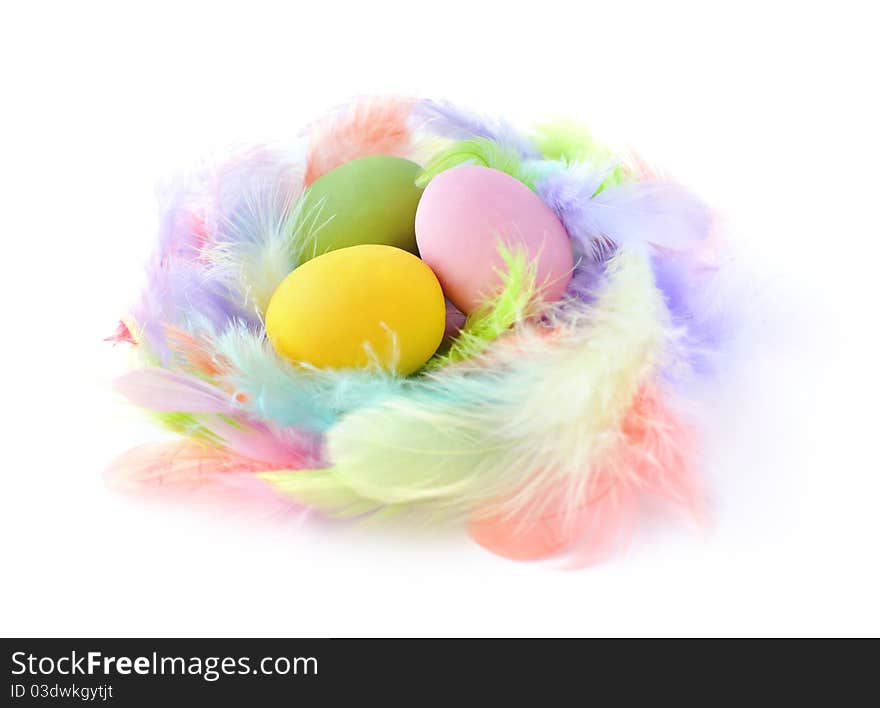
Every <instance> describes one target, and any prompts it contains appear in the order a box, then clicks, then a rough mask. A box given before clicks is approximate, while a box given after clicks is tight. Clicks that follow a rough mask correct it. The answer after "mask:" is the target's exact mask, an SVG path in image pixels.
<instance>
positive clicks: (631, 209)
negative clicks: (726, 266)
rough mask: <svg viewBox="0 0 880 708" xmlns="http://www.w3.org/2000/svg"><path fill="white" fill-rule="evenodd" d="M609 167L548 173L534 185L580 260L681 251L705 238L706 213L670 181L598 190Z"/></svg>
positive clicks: (708, 216) (707, 229) (707, 227)
mask: <svg viewBox="0 0 880 708" xmlns="http://www.w3.org/2000/svg"><path fill="white" fill-rule="evenodd" d="M613 168H614V166H613V165H611V166H609V167H605V168H598V169H597V168H595V167H592V166H590V165H589V164H587V163H583V164H579V165H576V166H574V167H571V168H567V169H561V170H556V171H553V172H550V173H549V174H547V175H545V176H544V177H543V179H542V180H541V181H540V182H539V184H538V185H537V188H538V194H539V195H540V196H541V198H542V199H543V200H544V201H545V202H546V203H547V204H548V205H549V206H550V208H551V209H553V211H554V212H555V213H556V215H557V216H558V217H559V219H560V221H562V223H563V225H564V226H565V228H566V230H567V231H568V233H569V236H570V237H571V239H572V242H573V244H574V246H575V250H576V251H578V252H579V254H580V255H583V256H586V257H592V258H594V259H597V260H601V259H604V258H605V257H606V256H607V255H609V254H610V253H611V252H613V251H614V250H615V248H616V247H617V246H628V247H630V248H644V247H646V246H647V245H648V244H651V245H653V246H658V247H661V248H668V249H674V250H680V251H684V250H689V249H692V248H694V247H695V246H696V245H697V244H698V243H699V242H700V241H701V240H703V239H705V238H706V237H707V236H708V234H709V232H710V230H711V224H712V217H711V213H710V211H709V209H708V208H707V207H706V205H705V204H704V203H703V202H702V201H700V200H699V199H698V198H697V197H695V196H693V195H692V194H690V193H689V192H688V191H687V190H685V189H683V188H682V187H680V186H679V185H677V184H675V183H674V182H666V181H656V180H646V181H641V182H627V183H625V184H621V185H615V186H609V187H606V188H605V189H603V190H601V191H598V190H599V186H600V185H601V184H602V182H603V181H604V180H605V178H606V177H607V176H608V174H609V172H610V170H612V169H613Z"/></svg>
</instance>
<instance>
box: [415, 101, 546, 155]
mask: <svg viewBox="0 0 880 708" xmlns="http://www.w3.org/2000/svg"><path fill="white" fill-rule="evenodd" d="M412 115H413V117H414V119H415V120H416V121H417V122H420V123H422V124H424V126H425V127H426V128H427V129H428V130H429V131H430V132H432V133H434V134H435V135H440V136H442V137H444V138H450V139H452V140H468V139H470V138H486V139H488V140H492V141H493V142H496V143H498V144H499V145H503V146H505V147H509V148H513V149H514V150H516V151H517V152H518V153H519V154H520V155H521V156H522V157H524V158H539V157H540V156H541V154H540V152H539V151H538V149H537V147H535V144H534V142H533V141H532V140H531V139H530V138H529V137H528V136H527V135H524V134H523V133H521V132H519V131H518V130H517V129H516V128H514V127H513V126H511V125H510V124H508V123H506V122H505V121H503V120H497V119H491V118H486V117H484V116H481V115H479V114H478V113H474V112H472V111H467V110H463V109H461V108H458V107H456V106H454V105H452V104H451V103H449V102H448V101H432V100H429V99H423V100H421V101H418V102H416V104H415V106H414V107H413V114H412Z"/></svg>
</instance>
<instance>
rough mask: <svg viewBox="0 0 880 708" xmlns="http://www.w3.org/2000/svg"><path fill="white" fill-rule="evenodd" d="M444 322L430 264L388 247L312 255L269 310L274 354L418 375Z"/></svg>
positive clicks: (436, 343) (333, 365) (442, 303)
mask: <svg viewBox="0 0 880 708" xmlns="http://www.w3.org/2000/svg"><path fill="white" fill-rule="evenodd" d="M445 326H446V303H445V300H444V298H443V291H442V290H441V289H440V283H439V282H438V281H437V278H436V276H435V275H434V273H433V272H432V271H431V269H430V268H428V266H427V265H425V263H424V262H422V261H421V260H419V259H418V258H417V257H416V256H414V255H412V254H411V253H408V252H407V251H404V250H401V249H399V248H393V247H392V246H382V245H362V246H352V247H350V248H342V249H339V250H335V251H331V252H330V253H326V254H324V255H322V256H318V257H317V258H313V259H312V260H310V261H308V262H307V263H305V264H303V265H301V266H299V267H298V268H297V269H296V270H294V271H293V272H292V273H291V274H290V275H288V276H287V278H285V279H284V281H282V283H281V285H279V286H278V289H277V290H276V291H275V293H274V294H273V295H272V299H271V300H270V302H269V306H268V308H267V309H266V333H267V335H268V337H269V341H270V342H271V343H272V346H273V347H274V348H275V351H277V352H278V353H279V354H280V355H281V356H283V357H286V358H287V359H289V360H291V361H294V362H304V363H307V364H312V365H314V366H318V367H328V368H334V369H347V368H362V367H368V366H375V365H377V364H378V365H379V366H380V367H381V368H383V369H385V370H389V371H391V370H393V371H396V372H397V373H399V374H402V375H407V374H411V373H413V372H414V371H417V370H418V369H420V368H421V367H422V366H423V365H424V364H425V362H427V361H428V359H430V358H431V356H432V355H433V354H434V352H435V351H436V350H437V347H438V346H439V345H440V341H441V340H442V338H443V331H444V328H445Z"/></svg>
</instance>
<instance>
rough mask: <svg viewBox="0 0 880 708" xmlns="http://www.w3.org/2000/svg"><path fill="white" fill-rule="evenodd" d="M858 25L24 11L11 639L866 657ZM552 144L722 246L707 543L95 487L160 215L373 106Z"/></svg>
mask: <svg viewBox="0 0 880 708" xmlns="http://www.w3.org/2000/svg"><path fill="white" fill-rule="evenodd" d="M869 7H870V4H869V3H857V2H852V3H850V2H833V3H831V2H829V3H811V2H798V3H790V4H789V3H774V2H767V1H766V0H765V1H764V2H759V3H754V4H751V3H747V2H738V3H729V4H727V7H726V8H722V7H720V6H718V7H713V4H712V3H687V4H682V3H676V2H663V3H650V2H622V1H620V0H607V1H606V2H602V3H589V2H570V3H563V2H553V1H551V0H535V2H532V3H517V2H512V1H511V0H507V2H504V3H495V2H492V3H488V2H462V3H459V2H453V1H449V2H436V1H435V2H418V1H416V0H406V1H405V2H382V1H372V2H341V1H340V0H332V1H331V2H311V3H309V2H306V3H296V2H278V3H273V4H266V3H261V2H254V1H252V0H249V1H248V2H241V3H235V4H232V3H221V2H210V3H199V4H196V3H187V2H181V1H180V0H178V1H176V2H172V3H161V2H151V3H143V4H141V5H139V6H138V7H134V6H133V4H129V3H110V2H108V3H95V2H80V3H60V2H59V3H27V4H26V5H25V4H24V3H20V4H16V5H15V7H14V8H12V9H10V8H6V9H4V10H3V17H2V20H0V72H2V84H0V90H2V97H3V100H2V108H0V126H2V131H0V140H2V151H0V174H2V177H0V180H2V184H0V187H2V191H0V194H2V201H0V203H2V221H0V227H2V234H0V239H2V248H3V252H2V260H0V263H2V266H0V267H2V279H0V287H2V295H3V299H2V303H3V321H2V325H3V326H2V352H3V353H2V356H3V367H2V377H3V378H2V388H0V391H2V400H3V408H2V411H3V414H2V415H3V427H2V430H3V436H2V438H3V453H4V454H3V459H2V462H0V465H2V480H3V482H2V484H3V487H2V488H3V491H2V514H0V524H2V536H0V543H2V549H3V555H2V568H3V570H2V574H3V580H2V584H0V595H2V598H0V608H2V609H0V613H2V614H0V631H2V633H3V634H5V635H90V636H96V635H119V636H126V635H148V636H156V635H175V636H176V635H184V636H187V635H255V636H260V635H309V636H345V635H461V634H464V635H584V634H587V635H594V634H596V635H608V634H611V635H642V634H648V635H655V634H671V635H691V634H708V635H731V634H732V635H742V634H759V635H777V634H794V635H813V634H874V635H876V634H878V633H880V616H878V606H877V597H878V593H880V583H878V576H880V571H878V549H877V546H878V540H880V523H878V521H877V501H878V497H880V464H878V461H877V454H876V449H877V441H876V439H877V421H878V412H877V411H878V409H877V405H876V401H877V400H878V386H877V383H878V382H877V370H878V366H877V363H876V361H877V357H878V337H877V327H878V321H880V318H878V317H877V314H876V308H877V304H878V296H877V292H878V283H880V271H878V270H877V268H878V245H877V244H878V237H880V227H878V220H877V216H876V214H877V204H878V197H877V194H878V187H880V184H878V183H880V179H878V174H880V172H878V157H880V155H878V140H877V131H878V127H880V116H878V111H877V106H876V100H877V67H878V66H880V57H878V52H877V48H876V47H877V44H876V41H877V40H876V28H877V24H876V18H874V19H872V18H870V17H869V16H868V12H869V11H868V9H867V8H869ZM385 92H397V93H407V94H414V95H420V96H430V97H437V98H440V97H442V98H448V99H451V100H454V101H457V102H461V103H463V104H465V105H469V106H471V107H475V108H478V109H481V110H483V111H487V112H491V113H497V114H501V115H506V116H508V117H511V118H513V119H515V120H523V121H530V120H532V119H533V118H542V117H543V118H546V117H548V116H554V115H556V114H558V113H568V114H572V115H574V116H577V117H579V118H582V119H585V120H587V121H589V122H590V123H591V124H592V126H593V127H594V129H595V131H596V132H597V133H598V134H600V135H602V136H604V137H606V138H608V139H610V140H611V141H612V142H615V143H617V144H623V143H630V144H632V145H634V146H637V147H638V148H639V149H640V150H641V151H642V152H643V153H645V154H647V155H648V156H650V157H651V158H652V159H653V160H654V161H656V162H658V163H660V164H662V165H665V166H667V167H668V168H670V169H671V170H672V172H673V173H674V174H676V176H678V177H679V178H680V179H681V180H682V181H684V182H685V183H687V184H689V185H692V186H694V187H696V188H697V189H698V190H699V191H701V192H702V193H703V194H704V195H705V196H706V197H707V198H708V199H709V200H710V201H712V202H713V203H714V204H716V205H717V206H718V207H719V208H720V209H721V210H722V211H723V213H724V214H725V215H726V217H727V219H728V221H729V226H730V231H731V234H732V238H733V241H734V242H735V244H736V247H737V249H738V254H739V261H740V263H741V264H745V265H747V266H748V268H749V269H750V270H751V271H752V273H753V275H752V279H751V280H750V283H751V285H750V286H749V287H748V288H747V289H746V290H744V291H743V292H742V294H741V295H740V298H741V300H742V303H741V304H742V306H743V308H744V310H745V312H746V313H747V314H748V319H749V321H750V326H749V328H748V334H749V339H748V341H749V342H750V343H751V344H750V346H748V347H745V351H746V353H745V354H743V356H741V357H739V358H737V361H736V363H733V362H732V363H731V365H730V369H729V370H728V372H727V373H726V377H725V378H726V380H725V385H724V386H723V387H722V389H721V390H720V391H718V392H717V394H716V395H715V397H714V398H713V399H711V400H710V402H709V405H708V407H707V412H706V413H705V415H707V416H709V417H710V418H711V420H712V423H713V425H712V432H711V434H710V435H709V437H708V440H707V451H706V452H707V454H706V458H707V475H708V477H709V479H710V484H711V487H710V488H711V496H712V511H713V523H712V525H711V528H710V529H709V531H708V533H707V534H705V535H703V536H700V535H696V534H694V533H693V532H690V531H688V530H679V529H676V528H675V527H673V526H661V527H659V528H656V529H652V530H651V532H650V533H646V534H642V535H640V536H639V537H638V539H637V542H636V543H635V545H634V546H633V548H632V549H631V551H630V552H629V553H628V555H626V556H624V557H622V558H616V559H614V560H612V561H610V562H608V563H605V564H603V565H600V566H596V567H593V568H590V569H587V570H583V571H574V572H572V571H563V570H560V569H558V567H557V566H555V565H552V564H551V565H548V564H516V563H512V562H508V561H505V560H502V559H500V558H496V557H493V556H491V555H489V554H487V553H485V552H484V551H482V550H481V549H480V548H478V547H476V546H475V545H473V544H471V543H470V542H469V541H468V540H467V539H466V538H464V537H463V536H459V535H456V534H450V535H444V536H441V537H433V538H431V537H426V538H419V537H416V538H412V537H407V538H401V537H400V535H395V534H394V533H391V532H388V533H382V532H368V533H365V532H363V530H361V529H350V528H346V527H344V526H333V525H327V524H322V523H320V522H317V521H307V522H306V523H301V522H299V521H295V520H288V521H283V522H279V521H268V520H267V521H259V522H256V521H253V520H250V519H249V520H246V521H245V520H243V519H241V518H235V519H226V518H222V517H220V516H218V515H217V514H210V513H206V512H204V511H194V510H190V509H187V508H185V507H181V508H177V507H173V508H169V507H165V506H156V505H152V504H144V503H139V502H133V501H131V500H129V499H126V498H123V497H119V496H117V495H114V494H111V493H110V492H108V491H106V490H105V489H104V487H103V483H102V479H101V471H102V469H103V468H104V467H105V466H106V464H107V462H108V461H109V460H110V459H111V458H112V457H113V456H114V455H115V454H117V453H120V452H122V451H123V450H125V449H126V448H127V447H129V446H131V445H133V444H136V443H138V442H142V441H144V440H146V439H150V438H152V437H155V435H156V433H155V432H154V431H152V430H151V429H150V428H149V427H147V426H146V425H144V424H143V423H142V422H141V421H140V419H139V417H138V416H137V415H136V414H135V413H134V412H133V411H132V410H131V409H129V408H127V407H126V406H124V405H123V404H121V403H120V401H119V400H117V399H116V398H115V396H114V395H113V394H112V393H111V392H110V390H109V386H110V382H111V380H112V378H113V376H114V375H115V374H117V373H120V372H121V371H123V370H124V369H125V368H126V365H127V361H126V356H125V353H124V351H123V349H122V348H116V349H115V350H114V349H113V348H112V347H110V346H109V345H107V344H106V343H104V342H102V341H101V340H102V338H103V337H104V336H106V335H107V334H109V332H110V331H112V329H113V328H114V325H115V322H116V320H117V318H118V316H119V315H120V314H121V313H122V312H123V311H124V309H125V307H126V305H127V304H128V303H129V302H130V301H131V299H132V298H133V297H134V295H135V293H136V292H137V289H138V287H139V285H140V283H141V278H142V273H143V271H142V266H143V262H144V260H145V258H146V256H147V254H148V252H149V249H150V247H151V239H152V238H153V233H154V228H155V211H154V187H155V184H156V182H157V181H158V180H159V179H161V178H163V177H165V176H167V175H168V174H169V173H171V172H173V171H174V170H176V169H178V168H182V167H186V166H187V165H190V164H193V163H194V162H195V161H196V160H197V159H198V158H199V157H200V156H202V155H205V154H208V153H211V152H213V151H216V150H218V149H221V148H222V147H223V146H225V145H227V144H229V143H233V142H236V141H242V140H245V141H251V140H260V139H284V138H289V137H290V136H292V135H293V134H294V133H295V132H296V131H297V130H298V129H299V127H300V126H301V125H302V124H303V122H305V121H306V120H308V119H310V118H312V117H313V116H315V115H316V114H317V113H319V112H320V111H321V110H323V109H325V108H327V107H329V106H332V105H335V104H337V103H339V102H341V101H343V100H345V99H346V98H348V97H350V96H352V95H356V94H362V93H385Z"/></svg>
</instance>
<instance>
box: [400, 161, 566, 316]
mask: <svg viewBox="0 0 880 708" xmlns="http://www.w3.org/2000/svg"><path fill="white" fill-rule="evenodd" d="M416 240H417V242H418V247H419V254H420V255H421V257H422V259H423V260H424V261H425V262H426V263H427V264H428V265H429V266H430V267H431V269H432V270H433V271H434V272H435V273H436V274H437V277H438V278H439V280H440V284H441V285H442V286H443V291H444V292H445V293H446V297H448V298H449V299H450V300H451V301H452V303H453V304H454V305H455V306H456V307H457V308H458V309H460V310H461V311H462V312H465V313H471V312H473V311H474V310H475V309H476V308H478V307H479V306H480V305H481V304H483V303H484V302H485V301H486V299H487V297H491V296H492V295H494V294H495V293H496V292H497V291H498V290H499V289H500V287H501V275H500V273H499V271H500V272H501V273H503V272H504V271H505V268H506V267H505V264H504V261H503V259H502V258H501V256H500V254H499V252H498V244H499V241H500V242H502V243H504V244H505V245H507V247H508V248H510V249H511V250H512V251H517V250H521V251H524V252H525V254H526V255H527V256H528V257H529V258H530V259H531V260H532V261H534V262H535V264H536V280H535V284H536V285H537V286H538V288H539V289H540V292H541V297H542V298H543V299H544V300H545V301H547V302H552V301H554V300H558V299H559V298H561V297H562V294H563V293H564V292H565V288H566V286H567V285H568V283H569V281H570V280H571V273H572V269H573V267H574V257H573V255H572V250H571V243H570V242H569V238H568V234H567V233H566V231H565V228H564V227H563V226H562V223H561V222H560V221H559V219H558V218H556V215H555V214H554V213H553V212H552V211H551V209H550V207H548V206H547V205H546V204H545V203H544V202H543V201H541V198H540V197H538V195H536V194H535V193H534V192H532V190H530V189H529V188H528V187H526V186H525V185H524V184H523V183H522V182H520V181H519V180H516V179H514V178H513V177H511V176H510V175H507V174H505V173H503V172H500V171H498V170H494V169H491V168H489V167H478V166H474V165H464V166H461V167H455V168H453V169H450V170H446V171H445V172H441V173H440V174H439V175H437V176H436V177H435V178H434V179H432V180H431V181H430V182H429V183H428V186H427V187H426V188H425V192H424V194H423V195H422V199H421V201H420V202H419V206H418V211H417V212H416Z"/></svg>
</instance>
